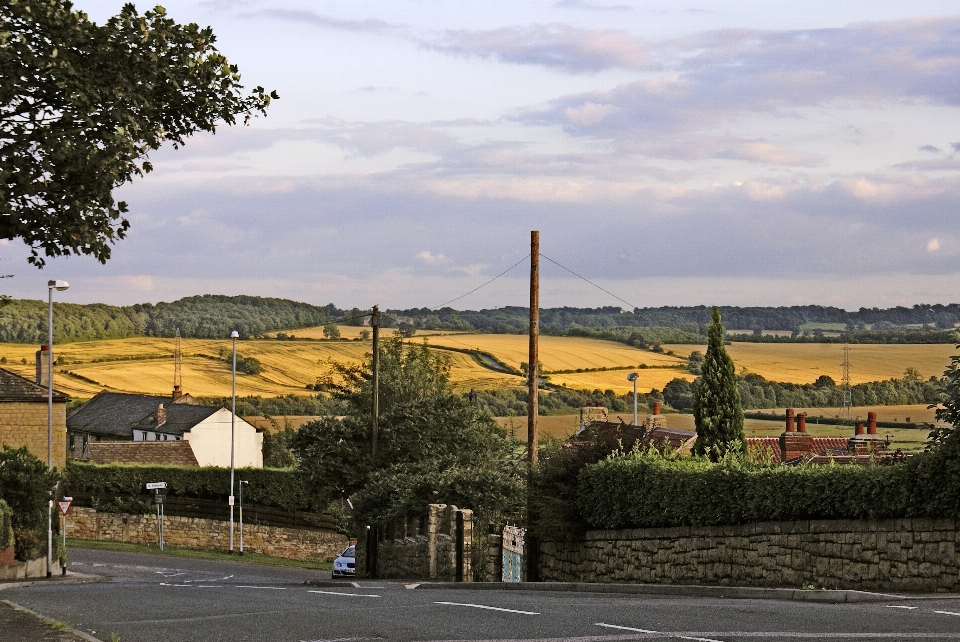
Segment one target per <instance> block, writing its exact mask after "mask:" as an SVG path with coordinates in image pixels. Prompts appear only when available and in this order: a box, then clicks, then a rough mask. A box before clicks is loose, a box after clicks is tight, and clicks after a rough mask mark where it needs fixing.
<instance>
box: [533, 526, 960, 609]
mask: <svg viewBox="0 0 960 642" xmlns="http://www.w3.org/2000/svg"><path fill="white" fill-rule="evenodd" d="M958 526H960V524H958V522H957V520H953V519H890V520H878V521H860V520H835V521H833V520H831V521H802V522H788V523H760V524H746V525H740V526H715V527H680V528H657V529H634V530H611V531H590V532H588V533H587V534H586V537H585V539H584V540H582V541H575V542H541V544H540V556H539V567H538V568H539V574H540V579H541V580H543V581H560V582H624V583H630V582H635V583H653V584H708V585H709V584H713V585H721V586H729V585H740V586H770V587H798V588H799V587H803V586H815V587H817V588H831V589H833V588H840V589H861V590H874V591H924V592H927V591H930V592H933V591H955V590H958V589H960V561H958V559H957V550H958V549H960V529H958Z"/></svg>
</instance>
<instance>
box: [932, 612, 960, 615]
mask: <svg viewBox="0 0 960 642" xmlns="http://www.w3.org/2000/svg"><path fill="white" fill-rule="evenodd" d="M934 613H939V614H940V615H956V616H960V613H954V612H953V611H934Z"/></svg>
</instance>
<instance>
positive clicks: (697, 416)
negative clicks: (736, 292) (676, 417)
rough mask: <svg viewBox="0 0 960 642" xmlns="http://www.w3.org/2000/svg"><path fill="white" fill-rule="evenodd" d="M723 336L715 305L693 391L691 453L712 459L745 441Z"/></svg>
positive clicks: (744, 444)
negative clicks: (698, 376)
mask: <svg viewBox="0 0 960 642" xmlns="http://www.w3.org/2000/svg"><path fill="white" fill-rule="evenodd" d="M723 338H724V333H723V323H722V322H721V320H720V310H719V309H717V308H716V307H715V308H713V313H712V315H711V321H710V327H709V328H708V329H707V353H706V354H705V355H704V357H703V365H702V366H701V371H702V373H703V374H702V375H701V376H700V378H699V379H697V385H696V386H695V387H694V391H693V420H694V423H695V424H696V426H697V441H696V444H695V445H694V453H695V454H697V455H707V456H708V457H710V458H711V459H714V460H715V459H716V458H717V457H718V455H719V452H722V451H725V450H728V449H731V448H734V449H738V450H743V449H744V448H746V443H747V440H746V436H745V435H744V433H743V407H742V406H741V405H740V391H739V390H738V389H737V373H736V369H735V368H734V365H733V359H731V358H730V355H728V354H727V349H726V348H725V347H724V346H723Z"/></svg>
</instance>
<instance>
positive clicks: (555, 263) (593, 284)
mask: <svg viewBox="0 0 960 642" xmlns="http://www.w3.org/2000/svg"><path fill="white" fill-rule="evenodd" d="M540 256H542V257H543V258H545V259H547V260H548V261H550V262H551V263H553V264H554V265H556V266H557V267H559V268H562V269H564V270H566V271H567V272H569V273H570V274H572V275H573V276H575V277H577V278H578V279H583V280H584V281H586V282H587V283H589V284H590V285H592V286H593V287H595V288H597V289H598V290H602V291H603V292H606V293H607V294H609V295H610V296H612V297H613V298H614V299H616V300H617V301H621V302H623V303H626V304H627V305H629V306H630V307H631V308H639V307H640V306H638V305H634V304H632V303H630V302H629V301H627V300H625V299H621V298H620V297H618V296H617V295H616V294H614V293H613V292H611V291H610V290H607V289H605V288H602V287H600V286H599V285H597V284H596V283H594V282H593V281H591V280H590V279H588V278H586V277H583V276H580V275H579V274H577V273H576V272H574V271H573V270H571V269H570V268H568V267H564V266H562V265H560V264H559V263H557V262H556V261H554V260H553V259H551V258H550V257H549V256H547V255H546V254H544V253H543V252H541V253H540Z"/></svg>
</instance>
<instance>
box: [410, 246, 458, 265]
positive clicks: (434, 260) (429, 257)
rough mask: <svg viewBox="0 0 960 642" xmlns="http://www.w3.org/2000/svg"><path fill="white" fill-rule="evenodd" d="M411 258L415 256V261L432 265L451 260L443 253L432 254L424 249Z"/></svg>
mask: <svg viewBox="0 0 960 642" xmlns="http://www.w3.org/2000/svg"><path fill="white" fill-rule="evenodd" d="M413 258H415V259H416V260H417V261H419V262H421V263H423V264H425V265H432V266H436V265H447V264H449V263H450V262H451V261H450V259H448V258H447V257H446V256H444V255H443V254H433V253H431V252H427V251H426V250H424V251H423V252H420V253H419V254H417V255H416V256H415V257H413Z"/></svg>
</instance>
